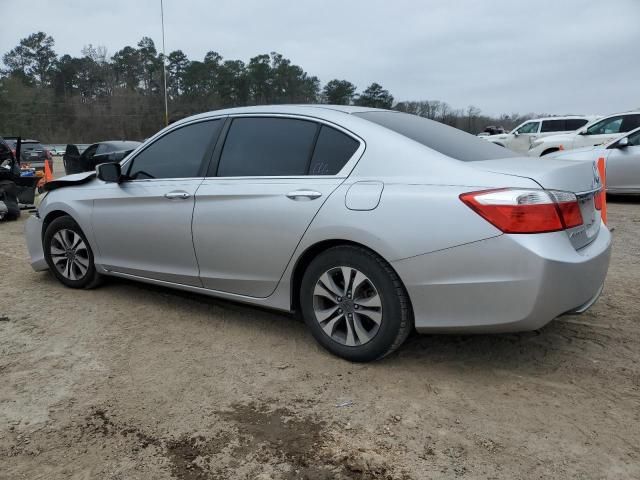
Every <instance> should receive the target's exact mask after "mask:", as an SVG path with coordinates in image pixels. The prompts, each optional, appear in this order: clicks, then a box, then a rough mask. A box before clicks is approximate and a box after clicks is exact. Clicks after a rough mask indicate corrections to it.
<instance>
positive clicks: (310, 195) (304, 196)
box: [287, 190, 322, 200]
mask: <svg viewBox="0 0 640 480" xmlns="http://www.w3.org/2000/svg"><path fill="white" fill-rule="evenodd" d="M321 196H322V193H320V192H316V191H315V190H294V191H293V192H289V193H287V198H290V199H291V200H315V199H316V198H318V197H321Z"/></svg>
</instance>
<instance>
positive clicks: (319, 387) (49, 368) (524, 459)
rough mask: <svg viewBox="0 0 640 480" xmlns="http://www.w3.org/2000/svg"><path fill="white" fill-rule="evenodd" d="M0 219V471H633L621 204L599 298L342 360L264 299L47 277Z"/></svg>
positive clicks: (635, 306) (363, 474)
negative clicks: (382, 354)
mask: <svg viewBox="0 0 640 480" xmlns="http://www.w3.org/2000/svg"><path fill="white" fill-rule="evenodd" d="M23 221H24V219H23V220H21V221H18V222H13V223H3V224H0V245H2V247H1V248H0V478H7V479H18V478H30V479H36V478H42V479H56V478H73V479H93V478H96V479H169V478H176V479H182V480H201V479H209V478H213V479H260V480H266V479H272V478H273V479H275V478H283V479H298V478H306V479H347V478H348V479H368V478H384V479H424V478H436V479H438V478H455V477H461V478H508V479H512V478H527V479H533V478H563V479H569V478H580V479H584V478H615V479H618V478H620V479H623V478H628V479H632V478H634V479H637V478H640V426H639V425H640V365H639V363H638V362H639V360H640V298H639V291H640V289H639V287H640V201H639V200H627V201H621V200H618V201H617V202H616V203H614V204H612V205H610V224H611V225H612V226H613V227H615V233H614V238H615V240H614V242H615V245H614V248H615V249H614V253H613V259H612V265H611V270H610V273H609V278H608V282H607V285H606V288H605V291H604V295H603V296H602V297H601V299H600V300H599V302H598V303H597V304H596V305H595V306H594V307H593V309H592V310H590V311H589V312H587V313H586V314H584V315H582V316H574V317H563V318H561V319H558V320H556V321H554V322H552V323H551V324H549V325H548V326H547V327H545V328H544V329H542V330H540V331H537V332H530V333H523V334H517V335H496V336H414V337H412V338H410V339H409V341H408V342H407V344H406V345H405V346H404V347H403V348H402V349H401V350H400V351H399V352H397V353H396V354H394V355H392V356H391V357H389V358H387V359H385V360H384V361H381V362H378V363H373V364H367V365H353V364H349V363H347V362H344V361H342V360H339V359H337V358H334V357H332V356H330V355H329V354H327V353H325V352H324V351H323V350H321V349H320V348H319V347H318V346H317V345H316V343H315V342H314V341H313V339H312V338H311V336H310V335H309V334H308V333H307V332H306V330H305V328H304V325H303V324H301V323H299V322H298V321H296V320H295V319H293V318H291V317H288V316H285V315H281V314H278V313H273V312H268V311H262V310H256V309H254V308H249V307H245V306H241V305H237V304H233V303H229V302H224V301H217V300H214V299H210V298H206V297H200V296H196V295H189V294H184V293H180V292H175V291H170V290H165V289H161V288H154V287H150V286H146V285H141V284H135V283H129V282H125V281H120V280H112V281H109V282H108V283H107V284H106V285H104V286H103V287H101V288H99V289H97V290H92V291H73V290H69V289H66V288H64V287H63V286H62V285H60V284H59V283H58V282H57V281H56V280H55V279H54V278H53V277H52V276H51V275H50V274H48V273H35V272H33V271H32V270H31V269H30V267H29V265H28V262H27V252H26V249H25V247H24V242H23V235H22V228H23Z"/></svg>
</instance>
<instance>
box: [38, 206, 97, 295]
mask: <svg viewBox="0 0 640 480" xmlns="http://www.w3.org/2000/svg"><path fill="white" fill-rule="evenodd" d="M43 248H44V256H45V259H46V261H47V264H48V265H49V268H50V269H51V271H52V272H53V274H54V275H55V276H56V278H57V279H58V280H60V282H62V283H63V284H64V285H66V286H67V287H71V288H93V287H95V286H96V285H97V284H98V283H99V282H100V279H101V276H100V274H99V273H98V272H97V271H96V268H95V265H94V263H93V252H92V251H91V247H90V246H89V242H88V241H87V238H86V237H85V235H84V233H83V232H82V230H81V229H80V227H79V226H78V224H77V223H76V222H75V221H74V220H73V219H72V218H71V217H68V216H64V217H59V218H56V219H55V220H54V221H53V222H51V224H50V225H49V226H48V227H47V230H46V232H45V234H44V239H43Z"/></svg>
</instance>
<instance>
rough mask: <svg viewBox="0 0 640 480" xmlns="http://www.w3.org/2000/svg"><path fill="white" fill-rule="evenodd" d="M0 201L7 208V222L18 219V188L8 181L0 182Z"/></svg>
mask: <svg viewBox="0 0 640 480" xmlns="http://www.w3.org/2000/svg"><path fill="white" fill-rule="evenodd" d="M0 200H2V201H3V202H4V204H5V205H6V206H7V210H8V211H7V217H6V218H7V220H17V219H18V218H20V205H19V204H18V187H16V184H15V183H14V182H12V181H10V180H3V181H0Z"/></svg>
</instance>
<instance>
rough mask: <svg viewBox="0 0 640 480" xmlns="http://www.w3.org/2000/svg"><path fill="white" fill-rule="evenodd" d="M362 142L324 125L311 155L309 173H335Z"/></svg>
mask: <svg viewBox="0 0 640 480" xmlns="http://www.w3.org/2000/svg"><path fill="white" fill-rule="evenodd" d="M359 146H360V142H358V141H357V140H354V139H353V138H351V137H350V136H348V135H345V134H344V133H342V132H339V131H338V130H336V129H335V128H331V127H327V126H326V125H323V126H322V128H321V129H320V135H318V141H317V143H316V148H315V150H314V151H313V156H312V157H311V165H310V166H309V175H335V174H336V173H338V172H339V171H340V170H342V167H344V165H345V164H346V163H347V162H348V161H349V159H350V158H351V157H352V156H353V154H354V153H356V150H358V147H359Z"/></svg>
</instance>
